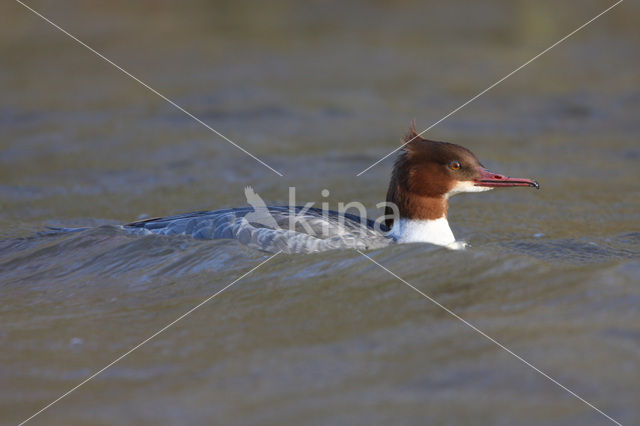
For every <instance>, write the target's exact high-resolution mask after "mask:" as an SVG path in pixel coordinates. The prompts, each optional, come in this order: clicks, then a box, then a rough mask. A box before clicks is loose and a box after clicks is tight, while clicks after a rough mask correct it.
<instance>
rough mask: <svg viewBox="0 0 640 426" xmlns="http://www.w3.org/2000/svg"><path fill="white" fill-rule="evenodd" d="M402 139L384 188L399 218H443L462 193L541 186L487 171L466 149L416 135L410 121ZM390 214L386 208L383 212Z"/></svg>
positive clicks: (387, 222) (388, 200) (389, 226)
mask: <svg viewBox="0 0 640 426" xmlns="http://www.w3.org/2000/svg"><path fill="white" fill-rule="evenodd" d="M404 140H405V142H406V143H407V144H406V145H405V146H404V147H403V149H402V151H401V152H400V155H399V156H398V158H397V159H396V162H395V165H394V167H393V173H392V174H391V181H390V182H389V190H388V191H387V202H391V203H395V205H396V206H397V207H398V210H399V214H400V218H403V219H415V220H429V219H439V218H441V217H446V215H447V209H448V207H449V201H448V200H449V197H450V196H451V195H454V194H458V193H461V192H480V191H488V190H489V189H492V188H494V187H499V186H529V187H534V188H539V187H540V185H538V182H536V181H535V180H532V179H514V178H510V177H507V176H504V175H501V174H498V173H492V172H489V171H488V170H487V169H485V168H484V166H483V165H482V164H481V163H480V161H479V160H478V158H477V157H476V156H475V155H474V154H473V152H471V151H469V150H468V149H466V148H464V147H462V146H460V145H456V144H453V143H447V142H437V141H431V140H427V139H424V138H422V137H420V136H418V132H417V131H416V128H415V125H414V124H413V123H412V124H411V128H410V129H409V133H407V134H406V135H405V137H404ZM392 213H393V212H392V210H391V208H390V207H387V208H386V211H385V215H387V217H389V216H390V215H391V214H392ZM385 225H387V227H388V228H391V226H392V225H393V219H387V220H386V222H385Z"/></svg>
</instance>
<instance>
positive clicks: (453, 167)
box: [449, 161, 462, 170]
mask: <svg viewBox="0 0 640 426" xmlns="http://www.w3.org/2000/svg"><path fill="white" fill-rule="evenodd" d="M449 167H450V168H451V170H460V168H461V167H462V165H461V164H460V162H459V161H452V162H450V163H449Z"/></svg>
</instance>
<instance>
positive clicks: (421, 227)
mask: <svg viewBox="0 0 640 426" xmlns="http://www.w3.org/2000/svg"><path fill="white" fill-rule="evenodd" d="M391 235H392V236H393V237H394V238H395V239H396V240H397V241H398V242H400V243H431V244H437V245H440V246H448V247H449V248H456V249H457V248H463V247H464V245H465V244H464V243H460V244H458V243H456V238H455V237H454V236H453V232H451V228H450V227H449V222H448V221H447V218H446V217H444V216H443V217H441V218H439V219H434V220H411V219H399V220H396V221H394V222H393V228H392V229H391Z"/></svg>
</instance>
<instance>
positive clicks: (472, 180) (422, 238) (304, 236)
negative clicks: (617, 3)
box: [123, 123, 540, 253]
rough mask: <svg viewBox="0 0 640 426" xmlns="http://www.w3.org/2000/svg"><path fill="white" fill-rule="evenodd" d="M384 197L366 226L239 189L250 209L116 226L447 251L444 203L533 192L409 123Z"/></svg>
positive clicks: (255, 243) (297, 249) (295, 245)
mask: <svg viewBox="0 0 640 426" xmlns="http://www.w3.org/2000/svg"><path fill="white" fill-rule="evenodd" d="M404 141H405V145H404V146H403V148H402V150H401V152H400V154H399V156H398V157H397V159H396V161H395V164H394V167H393V172H392V174H391V181H390V183H389V189H388V191H387V198H386V201H387V202H386V203H385V204H386V207H385V215H384V217H383V218H381V219H379V220H376V221H372V220H369V219H366V218H362V217H359V216H355V215H351V214H348V213H344V212H342V213H341V212H336V211H326V210H320V209H316V208H309V207H306V206H305V207H302V206H292V207H289V206H267V205H266V204H264V203H263V202H262V201H261V199H259V197H257V199H258V200H259V201H258V202H252V201H251V200H252V199H254V200H256V198H255V195H256V194H255V193H254V192H253V190H252V189H250V188H247V189H246V190H245V194H246V195H247V200H248V201H249V202H250V203H251V204H252V207H243V208H233V209H225V210H212V211H201V212H194V213H186V214H182V215H177V216H170V217H164V218H154V219H147V220H142V221H137V222H132V223H128V224H126V225H123V228H124V229H125V230H126V231H128V232H129V233H134V234H147V233H153V234H162V235H176V234H183V235H191V236H193V237H195V238H200V239H217V238H231V239H237V240H238V241H240V242H241V243H243V244H246V245H249V246H252V247H255V248H258V249H260V250H265V251H276V250H282V251H283V252H286V253H310V252H317V251H325V250H331V249H338V248H343V249H344V248H351V249H372V248H377V247H383V246H386V245H388V244H390V243H393V242H398V243H431V244H436V245H440V246H445V247H448V248H451V249H460V248H464V247H465V246H466V243H464V242H462V241H456V239H455V237H454V236H453V232H452V231H451V228H450V227H449V222H448V220H447V211H448V208H449V198H450V197H451V196H452V195H455V194H460V193H463V192H482V191H488V190H491V189H493V188H496V187H507V186H527V187H534V188H538V189H539V188H540V185H539V184H538V182H536V181H535V180H533V179H522V178H510V177H507V176H504V175H501V174H498V173H493V172H490V171H488V170H487V169H486V168H485V167H484V166H483V165H482V164H481V163H480V162H479V161H478V159H477V158H476V156H475V155H474V154H473V153H472V152H471V151H469V150H468V149H466V148H464V147H462V146H460V145H456V144H452V143H447V142H438V141H432V140H428V139H424V138H422V137H420V136H419V134H418V133H417V131H416V129H415V125H414V124H413V123H412V125H411V127H410V129H409V132H408V133H407V134H406V135H405V137H404Z"/></svg>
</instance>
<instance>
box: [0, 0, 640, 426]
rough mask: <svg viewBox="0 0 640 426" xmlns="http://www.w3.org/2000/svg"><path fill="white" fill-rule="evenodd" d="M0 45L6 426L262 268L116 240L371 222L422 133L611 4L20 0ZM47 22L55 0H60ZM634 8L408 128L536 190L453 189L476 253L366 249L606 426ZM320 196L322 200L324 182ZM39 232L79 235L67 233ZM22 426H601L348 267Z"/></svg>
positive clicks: (237, 308)
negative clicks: (255, 197) (161, 231)
mask: <svg viewBox="0 0 640 426" xmlns="http://www.w3.org/2000/svg"><path fill="white" fill-rule="evenodd" d="M29 4H31V5H32V6H33V7H34V8H36V9H38V10H40V11H41V12H42V13H44V14H45V15H46V16H48V17H50V18H51V19H53V20H54V21H55V22H57V23H59V24H60V25H61V26H63V27H64V28H66V29H68V30H69V31H70V32H71V33H73V34H75V35H77V36H78V37H79V38H81V39H82V40H84V41H85V42H87V43H89V44H90V45H91V46H93V47H95V48H96V49H97V50H99V51H101V52H103V53H104V54H105V55H107V56H108V57H110V58H111V59H113V60H114V61H115V62H117V63H119V64H121V65H122V66H124V67H125V68H127V69H128V70H129V71H130V72H132V73H133V74H135V75H137V76H138V77H140V78H141V79H142V80H144V81H146V82H147V83H149V84H151V85H152V86H153V87H155V88H156V89H158V90H159V91H160V92H162V93H163V94H165V95H167V96H168V97H170V98H172V99H174V100H175V101H176V102H178V103H179V104H181V105H183V106H184V107H185V108H187V109H188V110H189V111H191V112H193V113H194V114H196V115H197V116H198V117H200V118H202V119H203V120H204V121H206V122H207V123H209V124H210V125H212V126H213V127H215V128H216V129H218V130H220V131H221V132H223V133H224V134H226V135H227V136H229V137H230V138H231V139H233V140H234V141H236V142H237V143H239V144H240V145H242V146H243V147H244V148H246V149H247V150H249V151H251V152H252V153H254V154H255V155H257V156H259V157H260V158H262V159H263V160H265V161H266V162H268V163H269V164H270V165H272V166H273V167H275V168H276V169H278V170H280V171H282V172H283V173H284V175H285V176H284V177H282V178H281V177H278V176H277V175H276V174H274V173H273V172H271V171H270V170H268V169H267V168H265V167H263V166H261V165H260V164H258V163H257V162H255V161H254V160H252V159H251V158H250V157H248V156H246V155H245V154H243V153H242V152H240V151H239V150H237V149H236V148H234V147H233V146H231V145H230V144H228V143H226V142H224V141H223V140H221V139H220V138H218V137H217V136H215V135H214V134H212V133H211V132H209V131H208V130H207V129H205V128H204V127H202V126H201V125H199V124H197V123H195V122H194V121H193V120H192V119H190V118H189V117H187V116H185V115H184V114H183V113H181V112H180V111H178V110H176V109H175V108H173V107H171V106H170V105H168V104H167V103H166V102H164V101H163V100H161V99H160V98H158V97H157V96H155V95H153V94H152V93H150V92H148V91H147V90H146V89H144V88H143V87H141V86H139V85H138V84H137V83H135V82H134V81H132V80H131V79H128V78H127V77H126V76H124V75H123V74H121V73H120V72H119V71H117V70H115V69H114V68H113V67H111V66H109V65H108V64H106V63H104V62H103V61H101V60H100V59H99V58H97V57H96V56H95V55H93V54H92V53H90V52H88V51H87V50H86V49H84V48H82V47H81V46H79V45H77V44H76V43H75V42H73V41H72V40H70V39H69V38H67V37H66V36H64V35H63V34H61V33H60V32H58V31H56V30H55V29H53V28H51V27H50V26H48V25H47V24H46V23H45V22H43V21H42V20H40V19H39V18H38V17H36V16H34V15H33V14H31V13H30V12H28V11H27V10H26V9H24V8H23V7H21V6H20V5H19V4H17V3H15V4H13V3H9V4H7V5H5V6H4V7H3V15H4V16H5V17H6V18H5V21H6V24H5V25H4V26H3V27H2V28H1V29H0V33H1V34H2V37H0V51H1V52H2V57H3V58H4V61H3V66H2V67H1V68H0V85H1V87H2V91H3V99H2V103H1V104H0V111H1V114H0V120H1V121H0V126H1V127H2V130H3V131H2V136H1V137H0V203H1V205H0V345H1V347H2V351H0V383H2V385H1V386H0V423H3V424H15V423H18V422H19V421H21V420H23V419H25V418H27V417H28V416H30V415H31V414H33V413H34V412H35V411H36V410H37V409H39V408H41V407H42V406H44V405H45V404H47V403H48V402H50V401H52V400H53V399H55V398H57V397H58V396H60V395H61V394H62V393H63V392H65V391H66V390H68V389H70V388H71V387H73V386H75V385H76V384H78V383H79V382H81V381H82V380H83V379H84V378H86V377H87V376H89V375H90V374H91V373H92V372H94V371H97V370H98V369H100V368H101V367H103V366H104V365H106V364H107V363H109V362H111V361H112V360H113V359H115V358H116V357H117V356H119V355H120V354H122V353H124V352H126V351H127V350H128V349H130V348H131V347H133V346H134V345H136V344H137V343H139V342H140V341H142V340H143V339H145V338H146V337H148V336H150V335H151V334H152V333H153V332H155V331H156V330H158V329H159V328H161V327H162V326H164V325H165V324H167V323H169V322H170V321H172V320H174V319H175V318H176V317H178V316H179V315H181V314H182V313H184V312H186V311H187V310H189V309H190V308H191V307H193V306H195V305H196V304H197V303H199V302H201V301H202V300H204V299H205V298H207V297H209V296H210V295H211V294H213V293H215V292H216V291H217V290H219V289H221V288H223V287H224V286H225V285H227V284H228V283H230V282H232V281H234V280H235V279H237V278H238V277H239V276H241V275H242V274H243V273H245V272H246V271H248V270H250V269H251V268H253V267H254V266H255V265H257V264H258V263H260V262H262V261H263V260H265V259H266V258H267V257H268V255H269V254H266V253H262V252H259V251H255V250H252V249H250V248H247V247H244V246H242V245H240V244H238V243H236V242H233V241H197V240H193V239H190V238H183V237H170V238H168V237H160V236H145V237H133V236H130V235H126V234H125V233H124V232H122V231H121V230H120V229H119V228H118V227H117V226H116V225H118V224H121V223H124V222H126V221H130V220H134V219H136V218H138V217H140V216H141V215H150V216H163V215H169V214H178V213H183V212H187V211H194V210H202V209H213V208H224V207H231V206H240V205H244V204H245V199H244V196H243V189H244V186H245V185H253V187H254V188H255V189H256V191H257V192H258V193H259V194H260V195H261V196H262V197H263V198H264V199H266V200H271V201H272V202H273V203H278V204H281V203H283V202H286V201H287V195H288V192H287V187H288V186H296V187H297V189H298V192H297V197H298V200H300V201H301V202H306V201H316V202H317V203H318V205H319V203H320V202H322V201H328V202H329V203H330V206H331V207H332V208H336V207H337V203H338V202H340V201H343V202H348V201H361V202H363V203H365V204H366V205H367V206H369V207H370V208H371V210H372V211H374V210H375V204H376V203H377V202H379V201H382V200H383V198H384V195H385V192H386V186H387V181H388V176H389V173H390V170H391V165H392V159H388V160H385V161H384V162H382V163H381V164H379V165H378V166H376V167H374V168H373V169H371V170H370V171H368V172H367V173H365V174H364V175H363V176H361V177H358V178H356V177H355V174H356V173H357V172H359V171H361V170H363V169H364V168H365V167H367V166H369V165H370V164H371V163H373V162H374V161H376V160H377V159H379V158H380V157H381V156H383V155H384V154H386V153H387V152H389V151H390V150H391V149H393V148H395V147H396V146H397V144H398V143H399V141H400V137H401V135H402V134H403V133H404V132H405V131H406V129H407V128H408V125H409V121H410V120H411V119H412V118H416V121H417V126H418V127H419V128H426V127H427V126H429V125H431V124H432V123H433V122H435V121H436V120H438V119H439V118H441V117H442V116H443V115H445V114H446V113H447V112H449V111H450V110H452V109H453V108H455V107H457V106H458V105H460V104H462V103H463V102H465V101H466V100H467V99H469V98H470V97H472V96H473V95H475V94H476V93H477V92H479V91H480V90H482V89H484V88H485V87H487V86H488V85H489V84H491V83H493V82H494V81H496V80H497V79H498V78H500V77H502V76H503V75H505V74H507V73H508V72H510V71H511V70H512V69H514V68H515V67H516V66H518V65H520V64H521V63H523V62H525V61H526V60H528V59H529V58H531V57H532V56H534V55H535V54H537V53H538V52H539V51H541V50H542V49H544V48H546V47H547V46H549V45H550V44H552V43H553V42H555V41H556V40H558V39H559V38H560V37H562V36H564V35H565V34H567V33H568V32H570V31H571V30H573V29H574V28H576V27H578V26H579V25H581V24H582V23H584V22H585V21H587V20H588V19H590V18H591V17H593V16H595V15H596V14H597V13H599V12H600V11H601V10H603V9H604V8H605V7H606V6H607V4H605V3H603V2H600V1H587V2H584V3H583V4H581V7H580V8H578V9H576V8H575V7H573V6H571V5H569V4H567V5H564V4H557V3H556V2H551V1H543V2H526V1H522V2H506V1H491V2H482V3H477V2H467V1H456V2H449V3H444V2H443V3H439V4H423V2H412V1H406V2H401V3H392V2H374V3H358V2H356V3H350V4H349V5H343V4H338V3H335V4H333V3H329V4H327V3H318V4H302V3H300V4H298V3H296V2H278V3H276V4H272V5H269V6H266V5H256V4H251V5H249V4H247V5H239V4H237V3H236V2H221V3H215V4H210V3H207V2H199V1H189V2H170V1H161V2H154V3H153V6H149V5H145V6H142V5H135V4H134V5H132V4H129V3H126V2H119V1H118V2H109V3H100V4H97V3H96V4H94V3H92V4H86V3H84V2H64V7H61V6H60V3H59V2H55V3H54V2H47V1H33V2H32V3H29ZM56 6H58V7H56ZM639 12H640V9H638V6H637V5H635V4H633V3H631V2H624V3H623V4H622V5H621V6H619V7H618V8H617V9H614V10H613V11H612V12H611V13H610V14H608V15H606V16H605V17H603V18H601V19H600V20H598V21H596V22H594V23H593V24H592V25H590V26H589V27H587V28H586V29H585V30H584V31H582V32H580V33H579V34H577V35H576V36H574V37H573V38H571V39H569V40H567V41H566V42H565V43H563V44H562V45H560V46H558V47H557V48H556V49H554V50H553V51H551V52H549V53H548V54H546V55H545V56H543V57H542V58H540V59H539V60H537V61H536V62H534V63H533V64H531V65H530V66H528V67H527V68H525V69H523V70H522V71H521V72H519V73H518V74H516V75H514V76H513V77H511V78H510V79H509V80H507V81H506V82H504V83H503V84H501V85H500V86H498V87H496V88H495V89H493V90H492V91H491V92H489V93H487V94H486V95H484V96H483V97H482V98H480V99H478V100H477V101H475V102H474V103H473V104H471V105H469V106H467V107H466V108H465V109H463V110H462V111H460V112H459V113H457V114H456V115H454V116H452V117H450V118H449V119H447V120H445V121H444V122H442V123H441V124H440V125H438V126H437V127H436V128H434V129H433V130H432V131H430V132H429V134H428V135H427V136H429V137H432V138H435V139H439V140H447V141H452V142H456V143H460V144H462V145H464V146H466V147H468V148H470V149H471V150H473V151H474V152H475V153H476V154H477V155H478V157H479V158H480V159H481V161H483V163H484V164H485V165H486V166H487V167H489V168H490V169H492V170H496V171H498V172H502V173H505V174H508V175H513V176H523V177H534V178H537V179H538V180H539V181H540V183H541V185H542V189H541V190H540V191H532V190H526V189H512V190H499V191H492V192H490V193H483V194H468V195H461V196H458V197H456V198H454V199H453V200H452V205H451V210H450V221H451V223H452V226H453V230H454V233H455V234H456V236H458V237H459V238H461V239H465V240H467V241H469V242H470V243H471V245H472V248H471V249H469V250H466V251H464V252H452V251H448V250H445V249H441V248H437V247H433V246H429V245H403V246H401V245H396V246H390V247H387V248H384V249H380V250H375V251H371V252H369V253H367V254H368V255H370V256H372V257H373V258H375V259H376V260H377V261H378V262H380V263H381V264H383V265H384V266H385V267H387V268H389V269H390V270H391V271H393V272H394V273H396V274H397V275H399V276H400V277H402V278H403V279H405V280H407V281H408V282H409V283H411V284H413V285H415V286H416V287H417V288H419V289H420V290H421V291H423V292H425V293H426V294H428V295H429V296H431V297H433V298H435V299H436V300H438V301H439V302H440V303H442V304H443V305H445V306H447V307H448V308H450V309H451V310H453V311H455V312H456V313H457V314H459V315H460V316H461V317H463V318H465V319H466V320H468V321H469V322H471V323H473V324H475V325H476V326H477V327H479V328H480V329H482V330H483V331H485V332H486V333H487V334H489V335H490V336H492V337H494V338H496V339H497V340H499V341H500V342H501V343H503V344H504V345H506V346H508V347H509V348H511V349H512V350H513V351H514V352H516V353H518V354H519V355H521V356H522V357H524V358H525V359H527V360H528V361H530V362H531V363H532V364H534V365H536V366H537V367H538V368H540V369H541V370H543V371H545V372H547V373H548V374H549V375H551V376H552V377H554V378H555V379H557V380H558V381H559V382H561V383H562V384H564V385H565V386H567V387H569V388H570V389H572V390H573V391H575V392H576V393H578V394H580V395H581V396H582V397H584V398H585V399H586V400H588V401H590V402H591V403H593V404H594V405H596V406H597V407H598V408H600V409H602V410H603V411H605V412H606V413H607V414H609V415H611V416H612V417H614V418H616V419H617V420H619V421H620V422H622V423H623V424H636V423H638V422H640V409H639V408H638V404H637V402H638V400H640V385H639V383H640V308H639V306H640V288H639V287H638V283H639V282H640V227H639V225H638V224H639V223H640V189H639V188H640V186H639V184H638V182H639V180H640V169H639V168H638V161H639V159H640V148H639V145H638V132H639V130H640V123H638V120H637V118H638V113H639V112H640V90H639V89H638V88H639V87H640V76H639V75H638V72H637V70H638V68H639V67H640V62H639V61H640V56H639V55H638V54H637V53H638V47H639V43H638V37H637V17H638V13H639ZM325 188H327V189H329V190H330V192H331V194H330V196H329V197H328V198H327V199H326V200H325V199H323V198H322V197H321V195H320V191H321V190H322V189H325ZM47 226H87V227H89V228H90V229H88V230H86V231H83V232H79V233H71V234H63V235H60V234H47V233H42V231H44V230H45V229H46V227H47ZM33 422H34V424H36V423H41V424H61V425H62V424H65V425H66V424H120V423H124V424H147V423H162V424H211V423H214V424H425V423H433V424H456V425H460V424H558V425H559V424H563V425H564V424H576V425H578V424H579V425H583V424H607V422H608V421H607V420H606V419H605V418H604V417H602V416H601V415H600V414H598V413H597V412H595V411H594V410H593V409H591V408H589V407H588V406H586V405H585V404H583V403H582V402H580V401H579V400H577V399H576V398H574V397H572V396H571V395H569V394H568V393H567V392H565V391H564V390H562V389H560V388H559V387H557V386H556V385H554V384H553V383H551V382H550V381H548V380H547V379H545V378H544V377H542V376H541V375H540V374H538V373H536V372H535V371H533V370H532V369H530V368H529V367H527V366H525V365H523V364H522V363H521V362H519V361H518V360H516V359H515V358H513V357H512V356H511V355H509V354H508V353H506V352H505V351H503V350H500V349H499V348H498V347H496V346H495V345H494V344H493V343H491V342H489V341H488V340H486V339H485V338H483V337H482V336H480V335H478V334H477V333H476V332H474V331H473V330H471V329H470V328H469V327H467V326H465V325H464V324H462V323H461V322H459V321H458V320H456V319H455V318H453V317H451V316H450V315H449V314H447V313H446V312H444V311H443V310H442V309H440V308H438V307H437V306H435V305H434V304H432V303H431V302H429V301H428V300H426V299H424V298H423V297H421V296H420V295H419V294H417V293H415V292H414V291H412V290H411V289H410V288H408V287H407V286H406V285H405V284H403V283H402V282H401V281H399V280H397V279H396V278H394V277H393V276H391V275H389V274H387V273H386V272H384V271H383V270H381V269H380V268H379V267H377V266H376V265H374V264H372V263H371V262H370V261H369V260H367V259H365V258H364V257H362V256H361V255H360V254H358V253H357V252H352V251H333V252H326V253H320V254H316V255H280V256H277V257H276V258H274V259H273V260H271V261H269V262H268V263H267V264H265V265H264V266H263V267H261V268H260V269H259V270H257V271H256V272H254V273H252V274H251V275H249V276H247V277H246V278H244V279H243V280H241V281H240V282H238V283H237V284H235V285H234V286H232V287H231V288H229V289H228V290H226V291H225V292H224V293H222V294H221V295H220V296H218V297H216V298H215V299H213V300H212V301H211V302H210V303H209V304H207V305H205V306H203V307H202V308H200V309H199V310H198V311H196V312H194V313H193V314H192V315H190V316H189V317H188V318H186V319H184V320H183V321H181V322H180V323H178V324H176V325H175V326H174V327H172V328H171V329H169V330H168V331H166V332H165V333H164V334H162V335H160V336H158V337H157V338H156V339H154V340H152V341H151V342H149V343H147V344H146V345H145V346H143V347H142V348H140V349H139V350H138V351H136V352H134V353H132V354H131V355H130V356H128V357H127V358H125V359H124V360H122V361H121V362H119V363H118V364H116V365H114V366H113V367H111V368H109V369H108V370H106V371H105V372H104V373H103V374H101V375H100V376H99V377H97V378H96V379H94V380H92V381H91V382H89V383H88V384H86V385H85V386H83V387H82V388H80V389H78V390H77V391H76V392H74V393H72V394H71V395H69V396H68V397H67V398H65V399H64V400H62V401H60V402H59V403H58V404H56V405H54V406H53V407H51V408H50V409H49V410H47V411H46V412H44V413H42V414H41V415H40V416H39V417H37V418H36V419H34V420H33Z"/></svg>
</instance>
